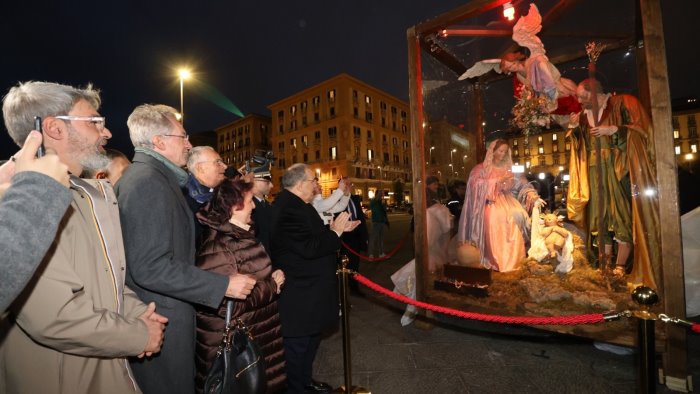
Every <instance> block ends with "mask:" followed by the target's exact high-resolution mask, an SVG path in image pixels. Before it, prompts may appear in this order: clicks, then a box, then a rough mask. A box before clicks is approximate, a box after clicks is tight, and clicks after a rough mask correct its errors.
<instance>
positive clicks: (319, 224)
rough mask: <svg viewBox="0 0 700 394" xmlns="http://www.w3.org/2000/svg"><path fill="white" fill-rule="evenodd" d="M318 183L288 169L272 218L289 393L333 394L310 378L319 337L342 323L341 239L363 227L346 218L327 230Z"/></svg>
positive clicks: (303, 169)
mask: <svg viewBox="0 0 700 394" xmlns="http://www.w3.org/2000/svg"><path fill="white" fill-rule="evenodd" d="M317 181H318V180H317V179H316V178H315V177H314V173H313V171H312V170H311V168H309V166H307V165H306V164H303V163H297V164H294V165H292V166H291V167H289V168H288V169H287V171H286V172H285V173H284V175H283V176H282V187H283V188H284V190H282V191H281V192H280V193H279V194H278V195H277V198H276V199H275V204H274V205H273V206H272V213H271V217H270V223H271V225H270V228H271V230H272V234H271V235H270V247H271V252H272V253H271V257H272V265H273V267H274V269H281V270H282V271H283V272H284V273H285V277H286V280H285V287H284V290H283V291H282V293H281V294H280V300H279V312H280V319H281V320H282V338H283V343H284V357H285V361H286V369H287V383H288V385H289V387H288V392H289V393H304V392H306V393H309V392H311V393H330V391H331V387H330V386H329V385H328V384H326V383H321V382H316V381H314V380H313V379H312V376H311V372H312V369H313V368H312V367H313V362H314V358H315V357H316V352H317V351H318V346H319V344H320V342H321V333H322V332H324V331H326V330H328V329H330V328H332V327H333V326H334V325H335V324H337V322H338V285H337V280H336V275H335V271H336V269H337V262H336V256H337V252H338V249H340V246H341V241H340V236H341V235H342V234H343V232H347V231H352V230H354V229H355V227H357V226H358V225H359V224H360V222H359V221H351V220H350V219H349V214H348V213H347V212H342V213H341V214H340V215H338V217H337V218H335V220H333V221H331V224H330V226H325V225H324V224H323V221H322V220H321V218H320V217H319V215H318V214H317V213H316V210H315V209H314V207H313V206H311V201H313V198H314V187H315V184H316V182H317Z"/></svg>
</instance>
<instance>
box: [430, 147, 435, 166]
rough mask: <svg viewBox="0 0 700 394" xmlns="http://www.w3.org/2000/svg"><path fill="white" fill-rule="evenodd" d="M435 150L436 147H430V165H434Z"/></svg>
mask: <svg viewBox="0 0 700 394" xmlns="http://www.w3.org/2000/svg"><path fill="white" fill-rule="evenodd" d="M433 149H435V147H434V146H431V147H430V164H433Z"/></svg>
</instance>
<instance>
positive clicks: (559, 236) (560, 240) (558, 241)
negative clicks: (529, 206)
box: [540, 213, 571, 258]
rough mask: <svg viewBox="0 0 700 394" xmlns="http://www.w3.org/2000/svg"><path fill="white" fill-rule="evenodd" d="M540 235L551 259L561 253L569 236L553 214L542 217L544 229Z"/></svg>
mask: <svg viewBox="0 0 700 394" xmlns="http://www.w3.org/2000/svg"><path fill="white" fill-rule="evenodd" d="M540 234H541V235H542V237H544V244H545V246H546V247H547V250H548V251H549V257H551V258H555V257H557V254H561V253H562V250H563V249H564V244H565V243H566V239H567V238H568V237H569V236H571V233H569V231H568V230H567V229H565V228H564V227H562V226H561V224H560V223H559V218H558V217H557V215H555V214H553V213H548V214H545V215H544V227H543V228H542V230H541V231H540Z"/></svg>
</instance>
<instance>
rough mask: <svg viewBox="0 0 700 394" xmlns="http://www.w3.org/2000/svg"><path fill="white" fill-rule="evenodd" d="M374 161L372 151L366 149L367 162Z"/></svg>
mask: <svg viewBox="0 0 700 394" xmlns="http://www.w3.org/2000/svg"><path fill="white" fill-rule="evenodd" d="M372 159H374V151H373V150H372V149H367V160H369V161H372Z"/></svg>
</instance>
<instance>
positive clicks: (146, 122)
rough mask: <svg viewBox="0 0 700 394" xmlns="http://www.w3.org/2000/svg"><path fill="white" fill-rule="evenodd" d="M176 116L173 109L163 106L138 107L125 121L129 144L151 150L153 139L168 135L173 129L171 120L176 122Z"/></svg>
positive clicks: (147, 105)
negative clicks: (127, 128) (129, 139)
mask: <svg viewBox="0 0 700 394" xmlns="http://www.w3.org/2000/svg"><path fill="white" fill-rule="evenodd" d="M178 114H179V112H177V110H176V109H175V108H173V107H170V106H167V105H163V104H155V105H153V104H143V105H139V106H138V107H136V108H135V109H134V112H132V113H131V115H129V119H127V121H126V125H127V126H128V127H129V137H130V138H131V143H132V144H133V145H134V147H143V148H153V137H155V136H157V135H164V134H169V133H170V132H171V131H172V128H173V125H172V123H170V122H171V119H172V120H175V121H177V116H178Z"/></svg>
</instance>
